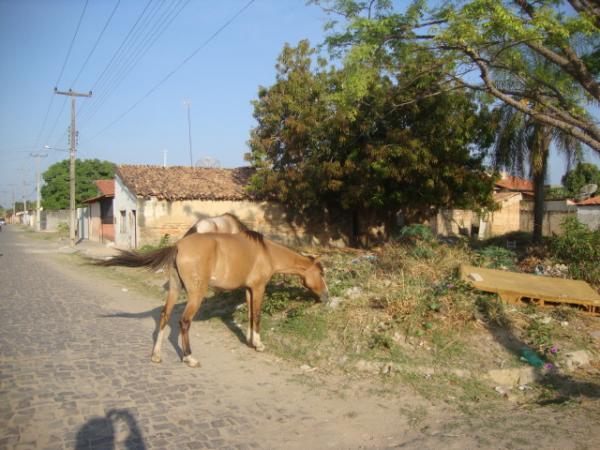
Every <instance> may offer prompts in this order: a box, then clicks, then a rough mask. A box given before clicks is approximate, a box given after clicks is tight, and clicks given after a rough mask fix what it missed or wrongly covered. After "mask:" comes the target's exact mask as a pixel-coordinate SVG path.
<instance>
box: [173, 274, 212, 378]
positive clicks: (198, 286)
mask: <svg viewBox="0 0 600 450" xmlns="http://www.w3.org/2000/svg"><path fill="white" fill-rule="evenodd" d="M186 288H187V293H188V302H187V304H186V305H185V309H184V310H183V314H182V316H181V320H180V321H179V325H180V328H181V347H182V349H183V362H184V363H186V364H187V365H188V366H190V367H200V363H199V362H198V361H197V360H196V359H194V358H193V357H192V348H191V347H190V326H191V325H192V319H193V318H194V316H195V315H196V313H197V312H198V309H199V308H200V304H201V303H202V300H203V299H204V294H205V293H206V289H207V288H208V280H207V279H206V280H199V281H198V282H197V283H194V285H193V286H191V287H190V288H188V287H187V285H186Z"/></svg>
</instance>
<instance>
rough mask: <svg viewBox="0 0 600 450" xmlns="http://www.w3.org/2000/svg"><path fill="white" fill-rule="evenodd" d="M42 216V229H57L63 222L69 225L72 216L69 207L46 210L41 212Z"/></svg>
mask: <svg viewBox="0 0 600 450" xmlns="http://www.w3.org/2000/svg"><path fill="white" fill-rule="evenodd" d="M40 216H41V218H40V229H41V230H42V231H57V230H58V226H59V225H60V224H61V223H64V224H65V225H66V226H67V227H68V226H69V220H70V217H71V216H70V211H69V210H68V209H58V210H54V211H46V210H44V211H41V212H40Z"/></svg>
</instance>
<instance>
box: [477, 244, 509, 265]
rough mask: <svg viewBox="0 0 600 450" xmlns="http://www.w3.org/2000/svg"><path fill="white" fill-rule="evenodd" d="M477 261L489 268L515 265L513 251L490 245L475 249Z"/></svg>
mask: <svg viewBox="0 0 600 450" xmlns="http://www.w3.org/2000/svg"><path fill="white" fill-rule="evenodd" d="M477 258H478V259H479V261H478V263H479V264H481V265H482V266H484V267H488V268H491V269H498V268H502V267H504V268H508V269H512V268H514V266H515V253H514V252H513V251H512V250H509V249H506V248H502V247H497V246H495V245H490V246H488V247H484V248H482V249H480V250H478V251H477Z"/></svg>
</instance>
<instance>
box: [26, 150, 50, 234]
mask: <svg viewBox="0 0 600 450" xmlns="http://www.w3.org/2000/svg"><path fill="white" fill-rule="evenodd" d="M30 156H31V157H32V158H35V191H36V204H35V229H36V230H37V231H40V230H41V229H42V228H41V226H40V219H41V213H40V200H41V195H40V158H45V157H46V156H48V153H30Z"/></svg>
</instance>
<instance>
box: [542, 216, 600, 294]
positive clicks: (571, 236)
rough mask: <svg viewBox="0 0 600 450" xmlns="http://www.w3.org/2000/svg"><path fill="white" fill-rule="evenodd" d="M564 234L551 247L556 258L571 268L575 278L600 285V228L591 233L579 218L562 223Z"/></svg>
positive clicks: (568, 218)
mask: <svg viewBox="0 0 600 450" xmlns="http://www.w3.org/2000/svg"><path fill="white" fill-rule="evenodd" d="M562 228H563V234H562V235H561V236H557V237H555V238H554V239H553V240H552V242H551V245H550V249H551V251H552V252H553V254H554V256H555V257H556V258H558V259H559V260H560V261H562V262H564V263H565V264H567V265H568V266H569V274H570V275H571V276H573V277H574V278H578V279H583V280H586V281H589V282H590V283H592V284H596V285H600V228H599V229H596V230H595V231H590V230H589V229H588V227H587V226H586V225H584V224H582V223H581V222H580V221H579V220H577V217H574V216H570V217H567V218H565V219H564V221H563V223H562Z"/></svg>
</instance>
